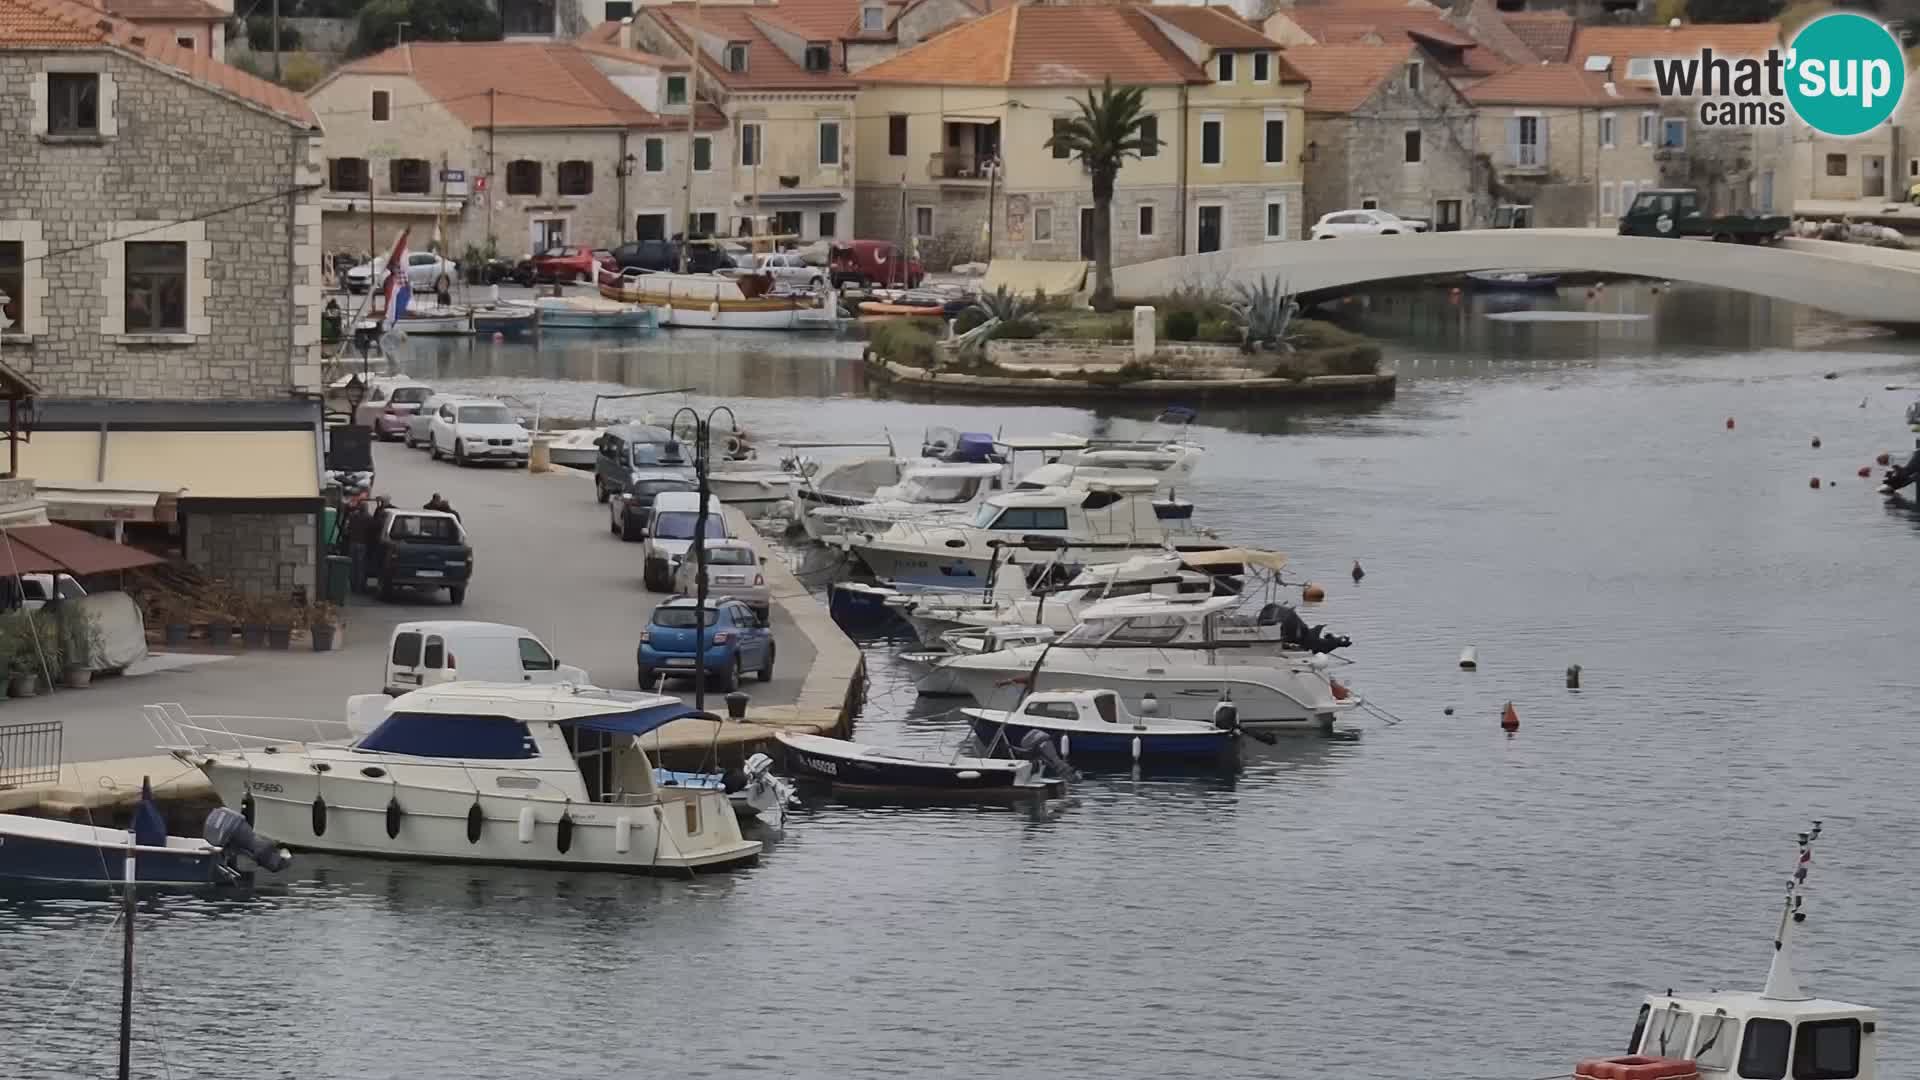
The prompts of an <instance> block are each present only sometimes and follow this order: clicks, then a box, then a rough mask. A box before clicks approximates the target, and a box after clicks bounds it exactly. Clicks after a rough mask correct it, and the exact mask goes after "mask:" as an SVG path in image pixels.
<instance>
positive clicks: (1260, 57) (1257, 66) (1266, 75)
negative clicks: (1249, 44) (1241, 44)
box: [1253, 52, 1273, 83]
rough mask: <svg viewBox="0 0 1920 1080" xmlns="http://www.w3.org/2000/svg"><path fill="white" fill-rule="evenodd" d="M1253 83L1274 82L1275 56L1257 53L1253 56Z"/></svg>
mask: <svg viewBox="0 0 1920 1080" xmlns="http://www.w3.org/2000/svg"><path fill="white" fill-rule="evenodd" d="M1253 81H1254V82H1257V83H1259V82H1271V81H1273V54H1272V53H1263V52H1257V53H1254V54H1253Z"/></svg>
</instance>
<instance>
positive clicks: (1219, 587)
mask: <svg viewBox="0 0 1920 1080" xmlns="http://www.w3.org/2000/svg"><path fill="white" fill-rule="evenodd" d="M1232 550H1240V551H1242V553H1243V555H1242V562H1241V565H1248V562H1247V560H1265V561H1264V562H1262V563H1258V564H1257V565H1263V566H1270V567H1271V568H1272V569H1274V570H1275V571H1277V570H1278V569H1279V567H1280V566H1282V565H1285V559H1286V556H1284V555H1281V554H1279V553H1278V552H1251V551H1245V549H1232ZM1207 554H1208V555H1209V556H1211V555H1214V554H1217V553H1215V552H1208V553H1207ZM1195 557H1196V558H1198V557H1199V556H1198V555H1196V556H1195ZM1002 569H1004V567H1003V568H1002ZM991 578H992V581H991V586H990V588H988V589H987V590H985V591H984V592H982V593H944V592H943V593H919V594H905V595H903V596H902V597H901V599H900V600H899V601H898V606H899V607H900V608H901V612H900V614H901V616H902V617H903V618H905V619H906V620H907V622H908V623H909V624H910V625H911V626H912V627H913V630H914V633H915V634H916V635H917V636H918V637H919V638H920V640H921V641H923V642H926V643H928V644H932V643H933V642H934V641H936V640H938V639H939V638H940V636H941V635H943V634H945V633H947V632H949V631H951V630H957V629H963V628H982V627H989V626H1029V625H1040V626H1046V627H1049V628H1051V629H1054V630H1056V631H1060V632H1065V631H1067V630H1071V629H1073V627H1074V626H1075V625H1077V624H1078V623H1079V622H1080V613H1081V612H1082V611H1084V610H1086V608H1087V607H1088V606H1089V605H1092V604H1096V603H1099V602H1100V601H1102V600H1110V599H1114V598H1117V597H1121V596H1134V595H1153V596H1211V595H1214V594H1215V593H1216V592H1220V591H1223V590H1224V591H1227V592H1238V591H1239V590H1240V585H1239V583H1238V582H1237V581H1236V580H1234V579H1232V578H1230V577H1227V576H1225V575H1220V576H1216V575H1213V574H1209V573H1206V572H1203V571H1201V570H1196V569H1193V568H1191V567H1189V566H1188V565H1187V563H1186V560H1184V559H1182V558H1181V557H1180V556H1178V555H1175V554H1173V553H1171V552H1152V553H1148V554H1145V555H1135V556H1133V557H1131V558H1128V559H1124V560H1122V561H1120V562H1114V563H1101V564H1098V565H1095V566H1088V567H1083V568H1082V569H1081V570H1080V572H1079V573H1078V574H1076V575H1074V577H1073V578H1072V579H1071V580H1069V581H1067V582H1066V583H1065V584H1063V585H1049V586H1042V587H1041V588H1039V589H1033V588H1029V587H1028V585H1027V582H1026V578H1025V576H1024V575H1022V574H1020V573H1019V572H1018V571H1017V570H1016V571H1014V572H1009V573H1003V572H999V571H996V572H995V573H993V574H992V575H991Z"/></svg>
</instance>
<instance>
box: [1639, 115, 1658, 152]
mask: <svg viewBox="0 0 1920 1080" xmlns="http://www.w3.org/2000/svg"><path fill="white" fill-rule="evenodd" d="M1658 119H1659V116H1658V114H1656V113H1653V112H1643V113H1641V114H1640V145H1641V146H1652V145H1653V126H1654V121H1656V120H1658Z"/></svg>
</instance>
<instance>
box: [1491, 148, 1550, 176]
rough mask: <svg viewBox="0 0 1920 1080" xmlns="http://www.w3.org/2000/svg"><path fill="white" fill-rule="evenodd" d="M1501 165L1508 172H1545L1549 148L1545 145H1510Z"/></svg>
mask: <svg viewBox="0 0 1920 1080" xmlns="http://www.w3.org/2000/svg"><path fill="white" fill-rule="evenodd" d="M1500 163H1501V165H1502V166H1503V167H1504V168H1506V170H1507V171H1508V172H1545V171H1546V169H1547V148H1546V145H1545V144H1543V143H1530V142H1520V143H1508V144H1507V153H1506V156H1505V157H1503V158H1502V159H1501V162H1500Z"/></svg>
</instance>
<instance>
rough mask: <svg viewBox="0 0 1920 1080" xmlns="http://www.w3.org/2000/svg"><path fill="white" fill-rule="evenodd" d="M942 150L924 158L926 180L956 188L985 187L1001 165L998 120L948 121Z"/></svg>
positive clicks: (945, 126) (942, 140)
mask: <svg viewBox="0 0 1920 1080" xmlns="http://www.w3.org/2000/svg"><path fill="white" fill-rule="evenodd" d="M943 128H944V130H943V133H942V134H943V136H944V137H943V138H942V139H941V145H942V146H944V147H945V149H943V150H941V151H940V152H939V153H937V154H932V155H930V156H929V157H928V158H927V179H929V180H932V181H934V182H935V183H938V184H942V185H952V186H955V187H986V186H987V185H988V184H990V183H992V170H993V169H994V168H996V167H1004V166H1001V164H1000V122H999V121H998V120H992V121H985V120H949V121H947V122H946V123H945V124H944V125H943Z"/></svg>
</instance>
